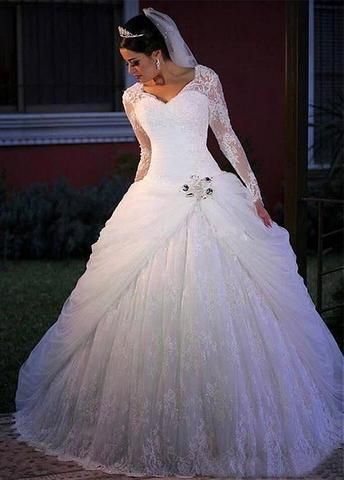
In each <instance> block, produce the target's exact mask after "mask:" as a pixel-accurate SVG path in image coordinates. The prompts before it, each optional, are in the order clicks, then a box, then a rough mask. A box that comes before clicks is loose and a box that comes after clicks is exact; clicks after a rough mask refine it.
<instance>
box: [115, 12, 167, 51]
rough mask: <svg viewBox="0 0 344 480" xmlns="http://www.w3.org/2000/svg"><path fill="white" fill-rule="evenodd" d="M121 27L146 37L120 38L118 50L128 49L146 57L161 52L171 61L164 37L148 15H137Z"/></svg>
mask: <svg viewBox="0 0 344 480" xmlns="http://www.w3.org/2000/svg"><path fill="white" fill-rule="evenodd" d="M121 26H122V27H123V28H125V29H127V30H128V31H129V32H130V33H134V34H138V33H144V36H143V37H134V38H128V37H127V38H123V37H120V40H119V41H118V48H127V49H128V50H132V51H133V52H140V53H144V54H145V55H151V54H152V52H154V50H161V52H162V56H163V57H164V59H165V60H167V59H168V60H171V57H170V54H169V53H168V49H167V46H166V43H165V40H164V37H163V36H162V34H161V33H160V31H159V30H158V29H157V27H156V26H155V25H154V23H153V22H152V21H151V20H150V19H149V18H148V17H146V15H143V14H141V15H136V16H135V17H132V18H131V19H130V20H128V21H127V22H126V23H125V24H124V25H121Z"/></svg>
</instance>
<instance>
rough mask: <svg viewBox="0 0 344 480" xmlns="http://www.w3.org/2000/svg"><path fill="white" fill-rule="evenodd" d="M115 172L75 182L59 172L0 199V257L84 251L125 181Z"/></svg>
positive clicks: (119, 196) (71, 254)
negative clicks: (89, 181) (53, 177)
mask: <svg viewBox="0 0 344 480" xmlns="http://www.w3.org/2000/svg"><path fill="white" fill-rule="evenodd" d="M130 183H131V182H130V180H129V179H127V178H125V177H123V176H119V175H113V176H112V177H109V178H104V179H103V180H102V181H101V182H100V184H99V185H97V186H88V187H82V188H80V189H77V188H74V187H72V186H70V185H68V184H67V182H66V180H65V179H64V178H61V179H59V180H57V181H56V182H55V183H54V184H53V185H52V186H49V185H48V184H45V183H34V184H32V185H30V186H29V187H28V188H27V189H25V190H23V191H21V192H15V193H14V194H13V195H11V196H10V198H7V200H5V201H3V202H2V204H1V205H0V254H1V257H2V258H4V259H6V258H12V259H19V258H27V259H28V258H35V259H37V258H47V259H48V258H50V259H61V258H68V257H83V256H87V255H89V254H90V252H91V245H92V244H93V243H94V242H95V241H96V240H97V238H98V236H99V232H100V230H101V229H102V228H103V226H104V224H105V222H106V220H107V219H108V218H109V217H110V216H111V214H112V212H113V210H114V209H115V208H116V206H117V205H118V203H119V202H120V201H121V199H122V197H123V195H124V194H125V192H126V191H127V189H128V188H129V186H130Z"/></svg>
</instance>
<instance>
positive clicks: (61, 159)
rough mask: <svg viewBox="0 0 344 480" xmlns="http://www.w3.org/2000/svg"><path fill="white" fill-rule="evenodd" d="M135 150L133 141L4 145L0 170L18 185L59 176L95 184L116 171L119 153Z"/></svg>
mask: <svg viewBox="0 0 344 480" xmlns="http://www.w3.org/2000/svg"><path fill="white" fill-rule="evenodd" d="M136 150H137V145H136V144H132V143H126V144H123V143H99V144H94V143H92V144H75V145H74V144H71V145H41V146H22V147H3V148H1V149H0V170H2V169H4V170H5V172H6V178H7V183H8V185H9V186H10V187H15V188H17V189H22V188H24V187H25V186H26V185H28V184H30V183H32V182H51V181H53V180H55V179H57V178H58V177H60V176H64V177H65V178H66V179H67V180H68V181H69V183H70V184H72V185H74V186H75V187H80V186H83V185H95V184H97V183H98V182H99V180H100V179H101V178H102V177H103V176H105V175H111V174H112V173H113V172H114V168H115V165H116V163H117V158H118V157H119V156H120V155H122V154H124V153H128V152H134V153H135V152H136Z"/></svg>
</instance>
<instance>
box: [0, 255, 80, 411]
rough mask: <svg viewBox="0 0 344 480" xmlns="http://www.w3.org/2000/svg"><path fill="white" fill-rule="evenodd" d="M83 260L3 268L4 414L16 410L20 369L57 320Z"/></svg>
mask: <svg viewBox="0 0 344 480" xmlns="http://www.w3.org/2000/svg"><path fill="white" fill-rule="evenodd" d="M85 265H86V261H83V260H63V261H53V260H45V261H41V260H20V261H8V262H7V263H6V266H7V269H5V270H4V269H1V270H0V351H1V354H0V371H1V381H0V413H4V412H11V411H14V396H15V391H16V386H17V383H16V382H17V376H18V370H19V368H20V366H21V365H22V363H23V362H24V361H25V359H26V358H27V356H28V355H29V353H30V352H31V350H32V349H33V347H34V346H35V345H36V343H37V342H38V341H39V339H40V338H41V337H42V336H43V334H44V333H45V332H46V331H47V330H48V328H49V327H50V326H51V325H52V324H53V323H54V322H55V321H56V320H57V317H58V315H59V313H60V310H61V308H62V305H63V303H64V301H65V300H66V299H67V297H68V295H69V294H70V292H71V291H72V289H73V288H74V286H75V283H76V281H77V280H78V278H79V277H80V275H81V274H82V273H83V271H84V270H85Z"/></svg>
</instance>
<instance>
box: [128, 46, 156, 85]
mask: <svg viewBox="0 0 344 480" xmlns="http://www.w3.org/2000/svg"><path fill="white" fill-rule="evenodd" d="M119 52H120V54H121V55H122V57H123V59H124V60H125V61H126V63H127V65H128V72H129V73H130V74H131V75H133V76H134V77H135V78H136V80H138V81H139V82H146V81H148V80H151V79H152V78H154V77H155V76H156V74H157V72H158V71H157V69H156V66H155V63H154V60H155V57H154V56H153V54H152V56H148V55H145V54H144V53H140V52H134V51H133V50H127V49H126V48H120V49H119ZM157 58H158V57H157Z"/></svg>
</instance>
